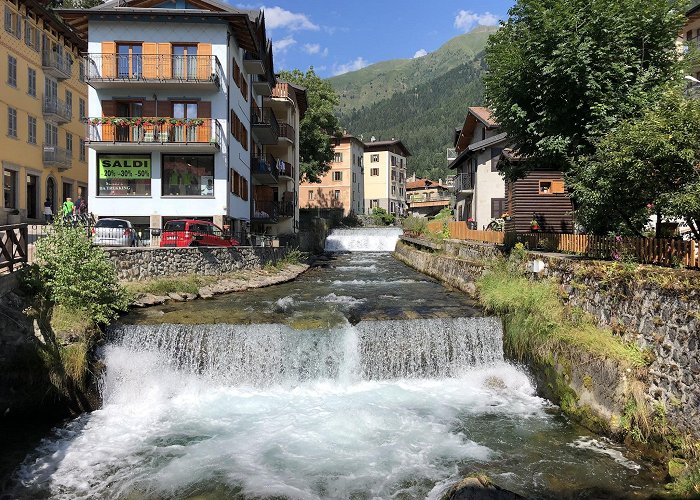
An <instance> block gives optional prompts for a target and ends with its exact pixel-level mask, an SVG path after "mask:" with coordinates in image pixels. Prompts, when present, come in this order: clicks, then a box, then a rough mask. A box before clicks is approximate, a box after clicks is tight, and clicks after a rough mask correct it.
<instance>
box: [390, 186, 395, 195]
mask: <svg viewBox="0 0 700 500" xmlns="http://www.w3.org/2000/svg"><path fill="white" fill-rule="evenodd" d="M391 194H392V195H393V196H396V186H391Z"/></svg>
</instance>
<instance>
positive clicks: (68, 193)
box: [63, 182, 73, 200]
mask: <svg viewBox="0 0 700 500" xmlns="http://www.w3.org/2000/svg"><path fill="white" fill-rule="evenodd" d="M72 197H73V184H71V183H70V182H64V183H63V199H64V200H65V199H66V198H72Z"/></svg>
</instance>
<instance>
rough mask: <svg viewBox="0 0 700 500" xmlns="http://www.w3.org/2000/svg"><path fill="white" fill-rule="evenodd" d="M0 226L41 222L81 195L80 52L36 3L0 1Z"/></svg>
mask: <svg viewBox="0 0 700 500" xmlns="http://www.w3.org/2000/svg"><path fill="white" fill-rule="evenodd" d="M0 10H2V13H3V26H2V29H1V30H0V162H1V168H2V185H3V190H2V205H1V207H2V209H1V210H0V224H7V223H16V222H24V221H27V222H30V223H31V222H38V221H43V220H44V215H43V211H44V202H45V200H46V199H47V198H48V199H49V201H50V202H51V206H52V211H53V213H56V211H57V210H58V209H59V208H60V206H61V202H62V201H63V200H64V199H65V198H66V197H68V196H70V197H71V198H73V199H75V198H77V196H78V195H79V194H83V193H82V192H83V191H85V194H87V162H86V160H85V148H84V146H83V144H84V141H83V139H84V137H85V125H84V124H83V123H82V122H81V115H82V116H85V114H86V109H87V85H86V84H85V83H84V81H83V80H84V78H83V75H84V68H83V64H82V62H81V60H82V59H81V58H80V56H79V53H80V51H83V50H85V48H86V46H85V44H84V42H82V41H81V40H80V39H79V38H78V36H77V35H76V34H75V33H74V32H73V31H72V30H71V29H70V28H68V27H67V26H66V25H65V24H63V23H62V22H61V20H60V19H59V18H58V17H57V16H56V15H55V14H53V13H52V12H50V11H48V10H47V9H45V8H44V7H43V6H42V4H41V3H39V2H37V1H34V0H19V1H11V0H0Z"/></svg>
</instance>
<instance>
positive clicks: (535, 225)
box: [530, 217, 540, 231]
mask: <svg viewBox="0 0 700 500" xmlns="http://www.w3.org/2000/svg"><path fill="white" fill-rule="evenodd" d="M530 230H532V231H539V230H540V223H539V221H538V220H537V218H536V217H533V218H532V220H531V221H530Z"/></svg>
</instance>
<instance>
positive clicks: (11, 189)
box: [2, 169, 17, 208]
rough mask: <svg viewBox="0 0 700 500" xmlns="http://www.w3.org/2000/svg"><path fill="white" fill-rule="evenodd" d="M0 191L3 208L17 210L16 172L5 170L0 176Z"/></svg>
mask: <svg viewBox="0 0 700 500" xmlns="http://www.w3.org/2000/svg"><path fill="white" fill-rule="evenodd" d="M2 190H3V194H4V198H5V208H17V172H15V171H14V170H7V169H5V171H4V172H3V175H2Z"/></svg>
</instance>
